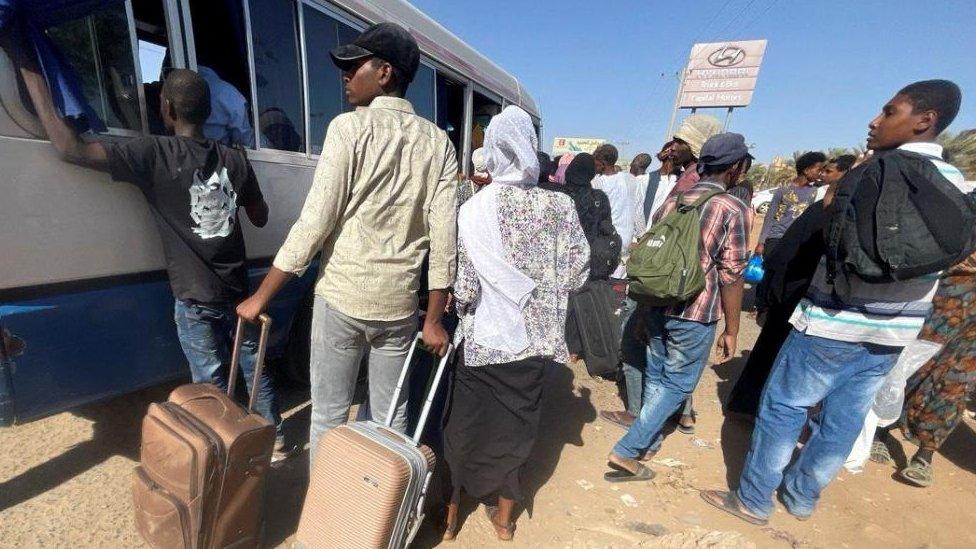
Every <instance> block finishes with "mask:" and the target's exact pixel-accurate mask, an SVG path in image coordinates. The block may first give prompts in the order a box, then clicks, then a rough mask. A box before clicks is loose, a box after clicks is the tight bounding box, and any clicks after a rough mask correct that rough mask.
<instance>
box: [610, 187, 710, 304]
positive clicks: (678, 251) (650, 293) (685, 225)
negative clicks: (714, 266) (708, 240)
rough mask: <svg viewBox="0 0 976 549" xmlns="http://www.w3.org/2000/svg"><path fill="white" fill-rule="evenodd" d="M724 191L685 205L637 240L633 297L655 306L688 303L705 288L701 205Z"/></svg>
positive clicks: (630, 267) (631, 268) (631, 266)
mask: <svg viewBox="0 0 976 549" xmlns="http://www.w3.org/2000/svg"><path fill="white" fill-rule="evenodd" d="M723 192H724V191H712V192H707V193H705V194H703V195H701V197H699V198H698V200H696V201H694V202H693V203H691V204H683V203H682V199H683V198H684V195H683V194H679V195H678V207H677V208H675V210H674V211H673V212H671V213H670V214H668V216H667V217H665V218H664V219H662V220H661V221H659V222H658V223H656V224H655V225H654V226H653V227H651V229H650V230H649V231H647V232H646V233H644V236H642V237H641V238H640V240H638V241H637V247H636V248H634V251H632V252H631V253H630V259H628V260H627V279H628V280H629V281H630V297H631V298H632V299H634V300H635V301H638V302H640V303H644V304H647V305H653V306H665V305H672V304H675V303H684V302H686V301H688V300H690V299H692V298H693V297H695V296H696V295H698V294H700V293H701V291H702V290H704V289H705V271H704V270H702V267H701V260H700V258H699V251H698V250H699V247H700V246H701V215H700V213H701V207H702V205H703V204H705V202H707V201H708V200H709V199H711V198H712V197H714V196H717V195H720V194H723Z"/></svg>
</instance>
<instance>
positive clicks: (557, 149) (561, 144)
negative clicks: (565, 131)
mask: <svg viewBox="0 0 976 549" xmlns="http://www.w3.org/2000/svg"><path fill="white" fill-rule="evenodd" d="M606 142H607V141H606V139H596V138H589V137H557V138H555V139H553V141H552V155H553V156H562V155H564V154H567V153H569V154H579V153H584V152H585V153H592V152H593V151H595V150H596V148H597V147H599V146H600V145H602V144H604V143H606Z"/></svg>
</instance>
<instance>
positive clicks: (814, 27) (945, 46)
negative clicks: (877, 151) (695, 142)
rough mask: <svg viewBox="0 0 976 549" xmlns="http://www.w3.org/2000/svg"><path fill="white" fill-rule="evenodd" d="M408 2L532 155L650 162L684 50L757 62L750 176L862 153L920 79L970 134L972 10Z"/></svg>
mask: <svg viewBox="0 0 976 549" xmlns="http://www.w3.org/2000/svg"><path fill="white" fill-rule="evenodd" d="M411 1H412V2H413V3H414V5H416V6H417V7H418V8H420V9H421V10H423V11H424V12H426V13H427V14H428V15H430V16H431V17H433V18H434V19H436V20H437V21H438V22H440V23H441V24H443V25H444V26H446V27H447V28H448V29H450V30H451V31H452V32H454V33H455V34H457V35H458V36H460V37H461V38H462V39H464V40H465V41H466V42H468V43H469V44H471V45H472V46H474V47H475V48H476V49H478V50H479V51H481V52H482V53H483V54H485V55H486V56H488V57H489V58H491V59H492V60H493V61H495V62H496V63H498V64H499V65H501V66H502V67H503V68H505V69H506V70H507V71H509V72H510V73H512V74H514V75H515V76H516V77H518V78H519V80H520V81H521V82H522V83H523V85H524V86H525V87H526V88H527V89H528V90H529V93H531V94H532V96H533V97H534V98H535V100H536V101H537V102H538V103H539V106H540V109H541V110H542V115H543V119H544V120H543V122H544V125H545V141H546V142H545V143H543V148H544V149H545V150H549V149H550V148H551V146H552V138H553V137H555V136H557V135H558V136H562V137H570V136H578V137H602V138H605V139H608V140H610V141H612V142H613V141H616V142H618V143H620V142H629V144H625V145H621V146H620V147H619V148H620V149H621V156H626V157H627V158H630V157H631V156H632V155H633V154H635V153H636V152H639V151H649V152H653V151H655V150H657V148H658V147H660V145H661V143H662V142H663V141H664V133H665V132H666V130H667V124H668V116H669V114H670V111H671V105H672V102H673V100H674V93H675V90H676V88H677V80H676V78H675V77H674V74H675V73H676V72H677V71H678V70H679V69H680V68H681V67H682V66H683V65H684V62H685V60H686V59H687V57H688V53H689V51H690V49H691V45H692V43H694V42H711V41H723V40H737V39H754V38H766V39H768V40H769V45H768V47H767V49H766V58H765V61H764V63H763V67H762V70H761V72H760V74H759V83H758V85H757V89H756V93H755V96H754V98H753V104H752V105H751V106H750V107H748V108H745V109H742V110H736V112H735V113H734V115H733V119H732V125H731V128H732V130H733V131H737V132H740V133H743V134H745V136H746V140H747V141H748V142H751V143H755V145H756V148H755V154H756V156H757V157H758V158H759V159H760V160H761V161H763V162H765V161H768V159H769V158H771V157H772V156H774V155H777V154H784V155H788V154H790V153H792V152H793V151H794V150H807V149H820V148H823V147H828V146H852V145H858V144H863V142H864V138H865V136H866V133H867V129H866V127H867V123H868V122H869V121H870V120H871V118H873V117H874V116H875V114H876V113H877V112H878V111H879V110H880V108H881V106H882V105H883V104H884V102H885V101H886V100H887V99H888V98H889V97H890V96H891V95H893V94H894V92H895V91H897V90H898V89H899V88H901V87H902V86H903V85H905V84H907V83H909V82H913V81H915V80H922V79H927V78H948V79H950V80H954V81H955V82H956V83H957V84H959V86H960V87H961V88H962V91H963V105H962V110H961V111H960V113H959V116H958V118H956V122H955V123H954V124H953V125H952V127H950V131H953V130H955V131H958V130H961V129H967V128H973V127H976V55H974V52H976V0H924V1H922V0H817V1H795V0H687V1H686V2H660V1H653V0H643V1H641V0H603V1H594V0H586V1H583V0H559V1H554V0H477V1H472V0H411ZM716 14H717V16H716ZM662 75H663V76H662ZM684 112H685V113H686V112H687V111H684ZM699 112H710V113H711V114H715V115H717V116H719V117H720V118H722V117H723V116H724V110H715V111H699ZM681 116H682V115H679V120H680V118H681Z"/></svg>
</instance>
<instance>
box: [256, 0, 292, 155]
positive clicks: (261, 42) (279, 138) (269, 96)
mask: <svg viewBox="0 0 976 549" xmlns="http://www.w3.org/2000/svg"><path fill="white" fill-rule="evenodd" d="M249 6H250V12H251V31H252V33H253V37H252V43H253V46H254V72H255V79H256V82H255V88H256V90H257V103H258V124H257V125H258V131H259V135H260V145H261V147H262V148H268V149H278V150H283V151H302V150H304V148H305V116H304V106H303V105H302V71H301V64H300V63H299V57H298V25H297V19H296V11H295V2H294V1H293V0H252V1H251V2H249Z"/></svg>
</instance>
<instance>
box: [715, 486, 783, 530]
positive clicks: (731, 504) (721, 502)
mask: <svg viewBox="0 0 976 549" xmlns="http://www.w3.org/2000/svg"><path fill="white" fill-rule="evenodd" d="M701 498H702V499H703V500H705V503H707V504H709V505H711V506H712V507H715V508H716V509H721V510H722V511H725V512H726V513H728V514H730V515H732V516H735V517H738V518H740V519H742V520H744V521H746V522H748V523H750V524H755V525H757V526H766V525H767V524H769V520H767V519H764V518H759V517H755V516H752V515H750V514H748V513H746V512H745V511H743V510H742V506H741V504H740V502H739V497H738V496H736V495H735V494H734V493H732V492H724V491H722V490H702V491H701Z"/></svg>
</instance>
